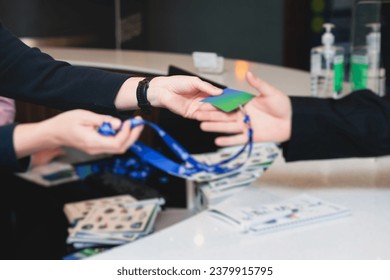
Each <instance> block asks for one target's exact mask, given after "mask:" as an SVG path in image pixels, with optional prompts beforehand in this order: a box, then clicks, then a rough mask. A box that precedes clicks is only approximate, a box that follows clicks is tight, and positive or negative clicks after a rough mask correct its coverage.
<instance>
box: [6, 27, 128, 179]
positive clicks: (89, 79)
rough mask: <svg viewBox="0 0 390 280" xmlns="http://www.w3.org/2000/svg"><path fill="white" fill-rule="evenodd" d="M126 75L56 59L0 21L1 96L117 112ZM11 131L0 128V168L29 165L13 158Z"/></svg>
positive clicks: (20, 168)
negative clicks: (29, 44) (117, 97)
mask: <svg viewBox="0 0 390 280" xmlns="http://www.w3.org/2000/svg"><path fill="white" fill-rule="evenodd" d="M128 78H129V76H128V75H122V74H119V73H113V72H108V71H101V70H96V69H92V68H85V67H76V66H71V65H70V64H69V63H67V62H64V61H57V60H55V59H53V58H52V57H51V56H49V55H47V54H45V53H42V52H41V51H40V50H39V49H37V48H30V47H28V46H27V45H25V44H24V43H23V42H22V41H20V40H19V39H18V38H17V37H15V36H14V35H13V34H12V33H11V32H10V31H9V30H7V29H6V28H5V27H4V26H3V25H2V23H1V22H0V95H2V96H6V97H9V98H13V99H19V100H24V101H27V102H31V103H37V104H41V105H45V106H48V107H53V108H57V109H60V110H69V109H76V108H80V109H87V110H91V111H95V112H98V113H103V114H111V115H117V116H119V115H121V114H120V113H119V112H117V110H116V108H115V106H114V100H115V97H116V95H117V93H118V91H119V89H120V87H121V86H122V84H123V83H124V82H125V80H126V79H128ZM129 94H134V93H129ZM126 116H127V115H126ZM13 131H14V126H7V127H1V128H0V172H4V171H5V172H13V171H24V170H26V168H27V167H28V163H29V158H28V157H27V158H24V159H21V160H18V159H17V158H16V154H15V151H14V147H13Z"/></svg>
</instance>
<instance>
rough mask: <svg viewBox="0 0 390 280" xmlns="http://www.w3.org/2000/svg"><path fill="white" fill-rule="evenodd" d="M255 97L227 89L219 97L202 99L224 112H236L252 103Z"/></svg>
mask: <svg viewBox="0 0 390 280" xmlns="http://www.w3.org/2000/svg"><path fill="white" fill-rule="evenodd" d="M253 97H255V96H254V95H253V94H250V93H247V92H244V91H239V90H235V89H231V88H225V89H224V90H223V93H222V94H221V95H218V96H210V97H207V98H205V99H202V100H201V101H202V102H208V103H210V104H212V105H213V106H215V107H217V108H218V109H220V110H222V111H224V112H227V113H229V112H232V111H234V110H236V109H237V108H238V107H240V106H241V105H244V104H245V103H247V102H248V101H250V100H251V99H252V98H253Z"/></svg>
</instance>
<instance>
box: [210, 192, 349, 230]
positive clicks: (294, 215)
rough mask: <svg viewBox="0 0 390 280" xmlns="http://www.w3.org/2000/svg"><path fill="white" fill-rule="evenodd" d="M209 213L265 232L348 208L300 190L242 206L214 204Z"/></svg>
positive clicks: (314, 220)
mask: <svg viewBox="0 0 390 280" xmlns="http://www.w3.org/2000/svg"><path fill="white" fill-rule="evenodd" d="M209 213H210V214H211V215H212V216H213V217H215V218H218V219H220V220H222V221H224V222H227V223H229V224H231V225H233V226H235V227H237V229H238V230H240V231H241V232H245V233H254V234H256V233H257V234H259V233H267V232H273V231H278V230H283V229H288V228H293V227H298V226H303V225H307V224H313V223H318V222H322V221H326V220H331V219H336V218H339V217H344V216H348V215H350V214H351V211H350V209H348V208H346V207H344V206H340V205H336V204H333V203H330V202H327V201H323V200H321V199H318V198H316V197H313V196H310V195H307V194H301V195H298V196H295V197H292V198H290V199H288V200H284V201H281V202H280V203H273V204H262V205H249V206H245V207H231V206H229V207H228V206H227V205H224V206H221V205H219V206H215V207H213V208H210V209H209Z"/></svg>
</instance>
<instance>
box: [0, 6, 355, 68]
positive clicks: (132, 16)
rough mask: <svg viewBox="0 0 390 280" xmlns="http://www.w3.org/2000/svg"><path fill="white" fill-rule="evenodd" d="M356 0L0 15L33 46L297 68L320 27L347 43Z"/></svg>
mask: <svg viewBox="0 0 390 280" xmlns="http://www.w3.org/2000/svg"><path fill="white" fill-rule="evenodd" d="M354 2H356V0H337V1H332V0H294V1H293V0H273V1H258V0H245V1H239V0H196V1H195V0H187V1H180V0H163V1H162V0H68V1H61V0H0V17H1V19H2V20H3V22H4V23H5V24H6V25H7V26H8V27H9V28H10V29H11V30H12V31H13V32H14V33H15V34H16V35H18V36H19V37H21V38H24V39H25V40H26V41H27V42H28V43H30V44H36V45H46V46H47V45H56V46H77V47H93V48H123V49H141V50H152V51H167V52H179V53H191V52H193V51H211V52H217V53H219V54H221V55H222V56H224V57H228V58H239V59H248V60H252V61H256V62H262V63H270V64H275V65H281V66H287V67H292V68H297V69H302V70H308V69H309V57H310V56H309V52H310V48H311V47H313V46H316V45H318V44H320V37H321V34H322V32H323V28H322V24H323V23H324V22H327V21H331V22H332V23H334V24H335V25H336V28H335V30H334V31H335V36H336V41H337V43H339V44H344V45H348V43H349V38H350V33H351V30H350V25H351V13H352V7H353V4H354Z"/></svg>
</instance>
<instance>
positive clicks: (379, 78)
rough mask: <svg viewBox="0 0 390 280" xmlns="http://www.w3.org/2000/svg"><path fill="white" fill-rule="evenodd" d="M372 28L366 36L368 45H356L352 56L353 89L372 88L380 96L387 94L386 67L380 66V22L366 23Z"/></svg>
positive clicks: (351, 78) (351, 75) (351, 79)
mask: <svg viewBox="0 0 390 280" xmlns="http://www.w3.org/2000/svg"><path fill="white" fill-rule="evenodd" d="M366 26H367V27H369V28H371V32H369V33H368V34H367V36H366V46H363V47H355V49H354V50H353V52H352V56H351V73H350V81H351V90H359V89H366V88H367V89H371V90H372V91H373V92H375V93H376V94H378V95H379V96H384V95H385V69H383V68H381V66H380V55H381V54H380V53H381V33H380V27H381V25H380V23H370V24H367V25H366Z"/></svg>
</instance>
